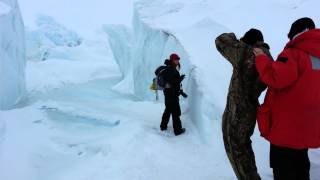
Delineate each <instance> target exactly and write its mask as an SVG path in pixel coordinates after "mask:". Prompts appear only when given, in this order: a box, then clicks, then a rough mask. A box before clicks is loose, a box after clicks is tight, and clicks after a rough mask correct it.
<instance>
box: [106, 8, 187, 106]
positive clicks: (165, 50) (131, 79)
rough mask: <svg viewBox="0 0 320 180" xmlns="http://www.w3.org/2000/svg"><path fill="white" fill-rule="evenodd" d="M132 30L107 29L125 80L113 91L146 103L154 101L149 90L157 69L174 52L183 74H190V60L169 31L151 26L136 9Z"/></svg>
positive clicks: (114, 27)
mask: <svg viewBox="0 0 320 180" xmlns="http://www.w3.org/2000/svg"><path fill="white" fill-rule="evenodd" d="M135 10H136V11H135V13H134V18H133V30H130V29H128V28H126V27H124V26H114V25H112V26H110V25H109V26H106V27H105V30H106V32H107V34H108V35H109V42H110V46H111V48H112V51H113V54H114V57H115V59H116V61H117V63H118V65H119V67H120V70H121V73H122V75H123V80H122V81H121V82H120V83H119V84H118V85H116V86H115V87H114V89H116V90H118V91H120V92H123V93H128V94H133V95H135V96H137V97H138V98H140V99H143V100H151V99H154V96H155V95H154V92H153V91H151V90H150V89H149V86H150V83H151V82H152V79H153V77H154V70H155V69H156V68H157V67H158V66H160V65H162V64H163V62H164V60H165V59H166V58H168V57H169V56H170V54H171V53H173V52H174V53H178V54H179V56H180V57H181V61H182V69H181V73H183V74H187V77H188V73H189V71H190V64H189V60H188V59H189V57H188V55H187V53H186V52H185V50H184V48H183V46H182V45H181V43H180V42H179V40H178V39H177V38H176V37H175V36H174V35H173V34H172V33H170V32H169V31H166V30H163V29H156V28H152V27H150V26H149V25H148V24H145V23H144V22H142V21H141V18H140V17H139V12H138V11H137V9H135Z"/></svg>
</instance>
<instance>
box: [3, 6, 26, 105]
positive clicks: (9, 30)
mask: <svg viewBox="0 0 320 180" xmlns="http://www.w3.org/2000/svg"><path fill="white" fill-rule="evenodd" d="M0 24H1V28H0V109H9V108H11V107H12V106H13V105H14V104H16V103H17V102H18V101H19V100H20V99H21V98H22V97H23V95H24V93H25V44H24V42H25V41H24V25H23V21H22V18H21V15H20V10H19V6H18V4H17V1H16V0H1V1H0Z"/></svg>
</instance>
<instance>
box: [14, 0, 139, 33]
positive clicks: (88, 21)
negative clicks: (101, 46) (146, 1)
mask: <svg viewBox="0 0 320 180" xmlns="http://www.w3.org/2000/svg"><path fill="white" fill-rule="evenodd" d="M18 2H19V5H20V9H21V12H22V16H23V19H24V22H25V25H26V26H29V27H33V26H34V20H35V17H36V16H37V14H46V15H50V16H53V17H54V18H55V19H56V20H57V21H58V22H61V23H62V24H64V25H65V26H67V27H69V28H71V29H73V30H75V31H77V32H79V33H80V34H82V35H84V34H88V33H89V34H90V33H92V32H93V31H94V30H96V29H98V28H99V27H101V25H102V24H126V25H130V24H131V18H132V14H133V0H18Z"/></svg>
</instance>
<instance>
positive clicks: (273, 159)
mask: <svg viewBox="0 0 320 180" xmlns="http://www.w3.org/2000/svg"><path fill="white" fill-rule="evenodd" d="M270 166H271V168H273V176H274V180H310V174H309V171H310V160H309V156H308V149H299V150H298V149H291V148H286V147H280V146H276V145H273V144H271V146H270Z"/></svg>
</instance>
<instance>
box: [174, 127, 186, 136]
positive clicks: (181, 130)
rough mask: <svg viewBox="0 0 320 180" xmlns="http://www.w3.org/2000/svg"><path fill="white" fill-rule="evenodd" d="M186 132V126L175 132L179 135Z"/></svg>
mask: <svg viewBox="0 0 320 180" xmlns="http://www.w3.org/2000/svg"><path fill="white" fill-rule="evenodd" d="M184 132H186V129H185V128H181V129H180V130H179V131H177V132H174V134H175V135H176V136H179V135H180V134H183V133H184Z"/></svg>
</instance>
